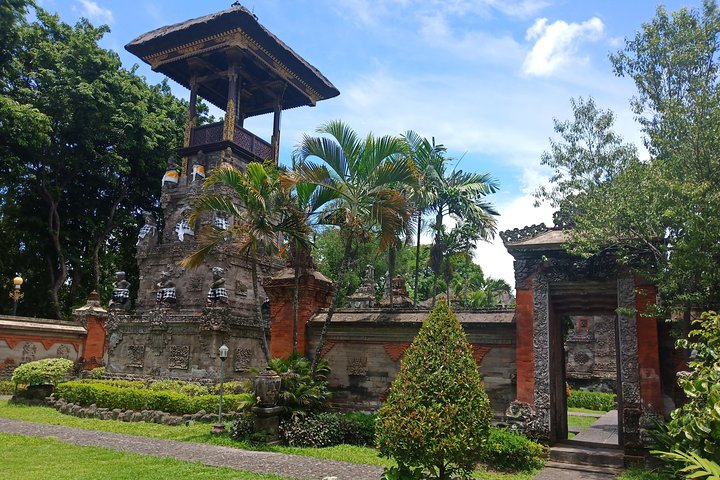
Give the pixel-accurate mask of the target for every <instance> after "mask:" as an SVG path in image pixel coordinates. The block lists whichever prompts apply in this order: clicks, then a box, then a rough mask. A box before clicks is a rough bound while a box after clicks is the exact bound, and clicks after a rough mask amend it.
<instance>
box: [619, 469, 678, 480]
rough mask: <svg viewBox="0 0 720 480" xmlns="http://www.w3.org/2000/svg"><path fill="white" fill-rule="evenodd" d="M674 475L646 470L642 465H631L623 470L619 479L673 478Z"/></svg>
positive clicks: (666, 479)
mask: <svg viewBox="0 0 720 480" xmlns="http://www.w3.org/2000/svg"><path fill="white" fill-rule="evenodd" d="M674 478H676V477H674V476H673V475H670V474H666V473H662V472H657V471H654V470H646V469H644V468H642V467H637V466H636V467H629V468H628V469H627V470H625V471H623V472H622V473H621V474H620V476H619V477H618V480H673V479H674Z"/></svg>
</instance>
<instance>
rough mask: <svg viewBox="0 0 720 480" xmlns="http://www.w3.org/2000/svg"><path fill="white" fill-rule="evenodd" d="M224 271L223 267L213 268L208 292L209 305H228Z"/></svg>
mask: <svg viewBox="0 0 720 480" xmlns="http://www.w3.org/2000/svg"><path fill="white" fill-rule="evenodd" d="M223 273H225V270H224V269H223V268H222V267H213V268H212V274H213V279H212V283H211V284H210V290H209V291H208V294H207V306H208V307H216V306H218V304H222V305H227V303H228V293H227V288H225V279H224V278H223Z"/></svg>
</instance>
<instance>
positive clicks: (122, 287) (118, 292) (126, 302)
mask: <svg viewBox="0 0 720 480" xmlns="http://www.w3.org/2000/svg"><path fill="white" fill-rule="evenodd" d="M110 308H125V309H128V308H130V282H128V281H127V280H126V279H125V272H115V283H114V284H113V293H112V299H111V300H110Z"/></svg>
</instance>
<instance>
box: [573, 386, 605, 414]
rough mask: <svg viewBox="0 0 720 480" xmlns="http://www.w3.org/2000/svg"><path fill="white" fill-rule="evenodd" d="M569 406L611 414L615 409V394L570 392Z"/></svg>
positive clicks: (582, 391)
mask: <svg viewBox="0 0 720 480" xmlns="http://www.w3.org/2000/svg"><path fill="white" fill-rule="evenodd" d="M567 406H568V408H587V409H589V410H598V411H601V412H609V411H610V410H612V409H613V408H615V394H614V393H601V392H586V391H584V390H570V396H569V397H568V399H567Z"/></svg>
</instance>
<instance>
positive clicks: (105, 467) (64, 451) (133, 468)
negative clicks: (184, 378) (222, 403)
mask: <svg viewBox="0 0 720 480" xmlns="http://www.w3.org/2000/svg"><path fill="white" fill-rule="evenodd" d="M0 445H1V446H2V457H3V478H4V479H6V480H26V479H28V478H52V479H55V480H65V479H67V480H83V479H88V480H90V479H92V480H95V479H97V478H102V479H104V480H131V479H132V480H135V479H137V478H143V479H148V480H153V479H157V480H164V479H167V478H193V479H233V480H253V479H256V480H283V479H285V477H278V476H277V475H263V474H259V473H249V472H241V471H238V470H233V469H230V468H219V467H207V466H204V465H200V464H197V463H191V462H183V461H180V460H175V459H171V458H157V457H149V456H145V455H137V454H134V453H123V452H116V451H114V450H110V449H107V448H98V447H80V446H77V445H71V444H69V443H64V442H60V441H58V440H55V439H51V438H34V437H27V436H24V435H9V434H4V433H0Z"/></svg>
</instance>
